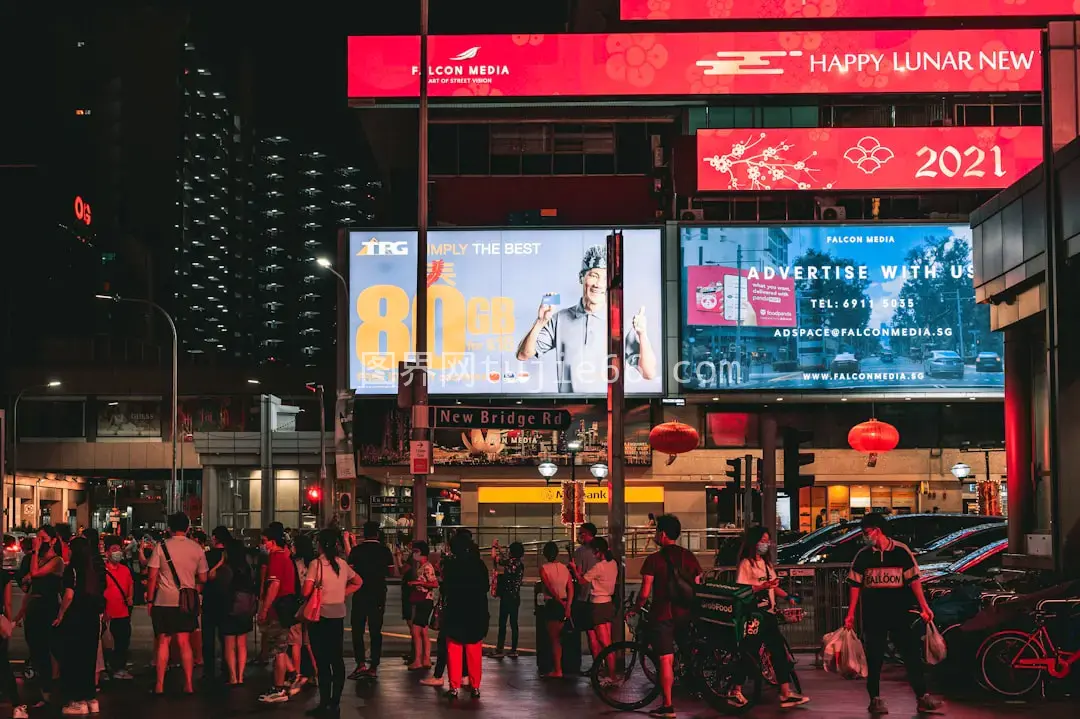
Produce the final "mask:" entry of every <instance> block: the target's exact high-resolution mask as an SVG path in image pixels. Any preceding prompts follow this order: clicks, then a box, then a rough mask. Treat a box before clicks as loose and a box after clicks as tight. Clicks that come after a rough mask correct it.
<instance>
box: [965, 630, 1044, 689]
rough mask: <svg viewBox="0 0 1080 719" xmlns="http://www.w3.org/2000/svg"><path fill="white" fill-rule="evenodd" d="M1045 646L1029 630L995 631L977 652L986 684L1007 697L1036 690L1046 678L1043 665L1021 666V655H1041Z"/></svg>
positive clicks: (1037, 656)
mask: <svg viewBox="0 0 1080 719" xmlns="http://www.w3.org/2000/svg"><path fill="white" fill-rule="evenodd" d="M1042 655H1043V654H1042V648H1041V647H1040V646H1039V645H1038V644H1036V643H1035V642H1033V641H1031V635H1030V634H1027V633H1026V632H1019V631H1004V632H998V633H997V634H994V635H993V636H991V637H990V638H988V639H987V640H986V641H985V642H983V644H982V646H981V647H979V651H978V654H977V655H976V656H977V659H978V666H979V674H980V675H981V676H982V680H983V685H984V686H986V687H987V688H989V689H991V690H993V691H995V692H997V693H998V694H1001V695H1003V696H1007V697H1021V696H1024V695H1025V694H1028V693H1030V692H1032V691H1034V690H1035V688H1036V687H1038V686H1039V685H1040V684H1041V683H1042V680H1043V670H1042V669H1017V668H1016V667H1014V666H1013V664H1014V663H1015V662H1016V660H1017V659H1040V658H1042Z"/></svg>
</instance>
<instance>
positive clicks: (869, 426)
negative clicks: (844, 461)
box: [847, 418, 900, 455]
mask: <svg viewBox="0 0 1080 719" xmlns="http://www.w3.org/2000/svg"><path fill="white" fill-rule="evenodd" d="M847 441H848V444H850V445H851V448H852V449H853V450H855V451H856V452H858V453H859V454H870V455H875V454H878V453H880V452H889V451H891V450H893V449H896V445H897V444H899V442H900V433H899V432H898V431H897V430H896V427H893V426H892V425H891V424H889V423H888V422H879V421H878V420H876V419H873V418H871V419H869V420H867V421H866V422H860V423H859V424H857V425H855V426H854V427H852V428H851V431H850V432H848V436H847Z"/></svg>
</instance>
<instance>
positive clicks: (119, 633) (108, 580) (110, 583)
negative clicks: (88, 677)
mask: <svg viewBox="0 0 1080 719" xmlns="http://www.w3.org/2000/svg"><path fill="white" fill-rule="evenodd" d="M134 598H135V580H134V578H133V577H132V576H131V570H130V569H128V567H127V565H126V564H124V549H123V547H122V545H121V544H120V538H119V537H107V538H106V539H105V621H107V622H108V624H109V633H110V634H112V638H113V648H112V650H110V651H107V652H106V660H107V664H108V667H109V669H110V670H111V671H112V676H113V679H131V674H130V673H129V672H128V671H127V657H128V648H129V647H130V646H131V605H132V602H133V601H134Z"/></svg>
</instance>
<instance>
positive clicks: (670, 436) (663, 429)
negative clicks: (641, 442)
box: [649, 420, 701, 464]
mask: <svg viewBox="0 0 1080 719" xmlns="http://www.w3.org/2000/svg"><path fill="white" fill-rule="evenodd" d="M700 443H701V437H700V436H699V435H698V431H697V430H696V429H694V428H693V427H691V426H690V425H688V424H686V423H684V422H680V421H678V420H674V421H671V422H664V423H663V424H658V425H656V426H655V427H653V428H652V431H650V432H649V446H650V447H652V448H653V449H654V450H656V451H657V452H663V453H664V454H666V455H667V456H668V461H667V463H668V464H671V463H672V462H674V461H675V460H676V459H677V458H678V456H679V455H680V454H684V453H686V452H691V451H693V450H695V449H697V448H698V445H699V444H700Z"/></svg>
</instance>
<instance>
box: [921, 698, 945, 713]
mask: <svg viewBox="0 0 1080 719" xmlns="http://www.w3.org/2000/svg"><path fill="white" fill-rule="evenodd" d="M943 703H944V702H942V701H941V700H940V699H938V698H937V697H932V696H930V695H929V694H923V695H922V696H921V697H919V701H918V704H917V705H916V710H917V711H918V712H919V713H920V714H933V713H935V712H938V711H940V710H941V706H942V704H943Z"/></svg>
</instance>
